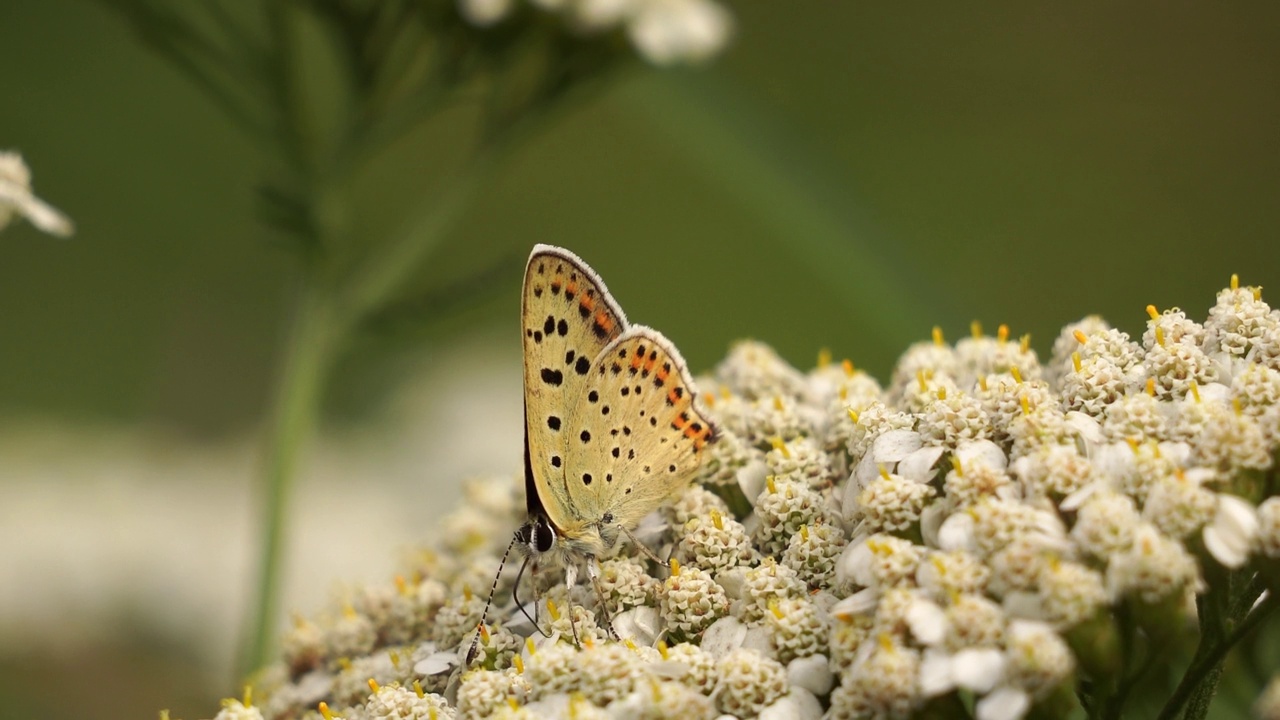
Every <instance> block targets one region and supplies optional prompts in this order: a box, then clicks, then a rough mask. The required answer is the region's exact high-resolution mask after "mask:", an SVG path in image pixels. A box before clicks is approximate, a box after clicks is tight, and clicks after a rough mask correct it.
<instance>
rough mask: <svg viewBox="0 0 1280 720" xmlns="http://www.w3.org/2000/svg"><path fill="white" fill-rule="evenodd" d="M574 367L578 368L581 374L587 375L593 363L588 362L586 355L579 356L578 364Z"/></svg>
mask: <svg viewBox="0 0 1280 720" xmlns="http://www.w3.org/2000/svg"><path fill="white" fill-rule="evenodd" d="M573 369H574V370H576V371H577V373H578V374H579V375H586V374H587V371H588V370H590V369H591V363H589V362H587V359H586V358H585V357H580V358H578V362H577V364H575V365H574V366H573Z"/></svg>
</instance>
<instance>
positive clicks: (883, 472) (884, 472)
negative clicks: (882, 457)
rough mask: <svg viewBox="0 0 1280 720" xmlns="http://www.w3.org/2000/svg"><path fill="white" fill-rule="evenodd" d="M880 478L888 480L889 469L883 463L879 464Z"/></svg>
mask: <svg viewBox="0 0 1280 720" xmlns="http://www.w3.org/2000/svg"><path fill="white" fill-rule="evenodd" d="M880 477H882V478H884V479H885V480H888V479H889V469H888V468H886V467H885V466H884V463H880Z"/></svg>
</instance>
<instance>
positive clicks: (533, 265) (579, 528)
mask: <svg viewBox="0 0 1280 720" xmlns="http://www.w3.org/2000/svg"><path fill="white" fill-rule="evenodd" d="M520 317H521V331H522V334H523V343H524V415H525V438H524V469H525V494H526V498H527V509H528V519H527V520H526V521H525V523H524V524H523V525H522V526H521V527H520V529H518V530H517V531H516V533H515V537H514V538H513V539H512V541H511V546H508V553H509V552H510V551H511V548H512V547H515V548H517V549H518V550H519V551H521V552H523V554H524V556H525V563H524V565H522V566H521V569H520V573H521V575H522V574H523V572H524V569H525V567H526V566H528V565H529V564H530V563H533V565H534V567H535V568H536V567H537V566H538V565H539V564H541V563H543V562H546V561H554V562H560V563H563V564H564V566H565V576H566V578H565V579H566V584H567V585H568V586H569V587H570V588H572V587H573V586H574V585H575V584H576V580H577V570H578V566H579V564H583V565H585V567H586V569H587V574H588V575H589V576H590V577H591V579H592V582H593V583H595V582H596V581H597V578H598V577H599V570H598V564H597V558H598V557H600V555H601V554H602V553H604V552H605V551H606V550H608V549H610V548H612V547H613V546H614V545H615V544H616V543H617V541H618V538H619V536H620V535H622V534H626V535H628V536H631V532H630V528H631V527H632V526H633V525H635V524H636V523H637V522H639V520H640V519H641V518H643V517H644V516H645V515H648V514H649V513H650V512H652V511H653V510H655V509H657V508H658V507H660V506H661V505H663V504H665V503H666V502H668V501H670V500H671V499H673V498H674V496H676V495H678V494H679V493H680V492H681V491H682V490H684V488H685V487H686V486H687V485H688V484H689V481H690V480H691V479H692V477H693V475H694V474H695V473H696V471H697V469H698V467H699V466H700V465H701V463H702V461H703V458H704V457H705V455H706V452H707V447H708V446H709V445H711V444H712V443H714V442H715V441H716V440H717V438H718V432H717V429H716V426H715V425H714V424H713V423H712V421H711V420H710V419H709V418H708V417H707V414H706V412H705V411H704V410H703V408H702V407H701V403H700V402H699V400H698V392H697V389H696V387H695V386H694V383H693V379H692V378H691V377H690V375H689V370H688V368H687V367H686V365H685V362H684V359H683V358H682V357H680V353H679V351H677V350H676V348H675V346H674V345H672V344H671V341H669V340H667V338H666V337H664V336H663V335H662V334H661V333H659V332H658V331H657V330H654V329H652V328H649V327H645V326H643V325H632V324H630V323H628V322H627V318H626V315H625V314H623V312H622V308H621V307H619V306H618V303H617V301H616V300H614V298H613V296H612V295H610V294H609V291H608V289H607V288H606V287H605V285H604V281H603V280H601V279H600V276H599V275H597V274H596V273H595V271H594V270H592V269H591V268H590V267H589V266H588V265H587V264H586V263H585V262H583V261H582V259H581V258H579V257H578V256H577V255H575V254H573V253H572V252H569V251H568V250H565V249H563V248H559V247H554V246H551V245H535V246H534V248H533V252H532V253H531V254H530V255H529V262H528V265H527V266H526V267H525V275H524V290H523V298H522V303H521V313H520ZM632 541H633V543H634V544H635V545H636V546H637V547H638V548H641V549H642V550H644V551H647V548H645V547H644V546H643V545H642V544H640V543H639V542H637V541H635V539H634V537H632ZM650 554H652V553H650ZM505 558H506V556H505V555H504V562H505ZM655 559H656V557H655ZM659 562H661V561H660V560H659ZM498 572H499V574H500V573H501V572H502V570H501V567H499V570H498ZM516 584H517V586H518V585H519V576H518V577H517V579H516ZM494 586H495V587H496V586H497V580H496V579H495V581H494ZM597 589H598V586H597ZM490 600H492V592H491V593H490ZM522 607H523V606H522ZM486 612H487V606H486ZM481 623H482V624H483V618H482V621H481ZM575 633H576V630H575ZM474 650H475V644H474V643H473V644H472V651H471V653H469V655H468V657H470V656H471V655H473V654H474Z"/></svg>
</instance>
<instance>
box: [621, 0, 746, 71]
mask: <svg viewBox="0 0 1280 720" xmlns="http://www.w3.org/2000/svg"><path fill="white" fill-rule="evenodd" d="M732 31H733V19H732V17H731V16H730V15H729V12H728V11H727V10H725V9H724V8H723V7H721V6H720V5H719V4H717V3H714V2H711V0H642V2H640V4H639V5H638V6H637V7H636V8H635V13H634V15H632V17H631V21H630V22H628V23H627V34H628V36H630V38H631V43H632V44H633V45H635V46H636V50H637V51H639V53H640V55H642V56H643V57H644V59H645V60H648V61H649V62H651V63H653V64H655V65H673V64H675V63H680V62H698V61H701V60H706V59H707V58H710V57H711V56H713V55H715V54H716V53H717V52H719V51H720V50H721V48H723V47H724V46H725V43H727V42H728V41H729V35H730V34H731V33H732Z"/></svg>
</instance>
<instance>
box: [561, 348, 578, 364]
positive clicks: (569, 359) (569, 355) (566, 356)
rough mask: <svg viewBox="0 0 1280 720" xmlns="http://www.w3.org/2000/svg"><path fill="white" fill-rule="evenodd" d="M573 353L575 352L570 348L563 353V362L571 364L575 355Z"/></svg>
mask: <svg viewBox="0 0 1280 720" xmlns="http://www.w3.org/2000/svg"><path fill="white" fill-rule="evenodd" d="M575 354H576V353H574V352H573V351H572V350H570V351H569V352H567V353H565V354H564V364H565V365H572V364H573V357H574V355H575Z"/></svg>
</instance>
